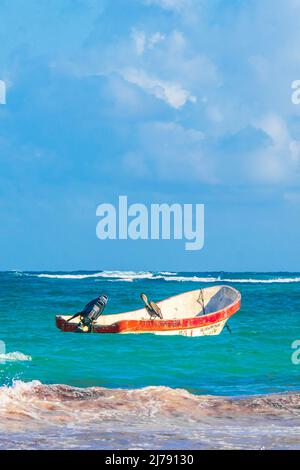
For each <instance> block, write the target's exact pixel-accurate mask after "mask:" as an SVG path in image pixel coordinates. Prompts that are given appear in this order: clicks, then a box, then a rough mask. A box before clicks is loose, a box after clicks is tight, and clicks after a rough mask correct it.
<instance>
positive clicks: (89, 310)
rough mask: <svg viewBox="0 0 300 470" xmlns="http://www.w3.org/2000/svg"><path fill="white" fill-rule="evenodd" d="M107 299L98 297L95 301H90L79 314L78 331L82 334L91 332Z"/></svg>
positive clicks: (101, 296)
mask: <svg viewBox="0 0 300 470" xmlns="http://www.w3.org/2000/svg"><path fill="white" fill-rule="evenodd" d="M107 301H108V298H107V296H106V295H104V294H103V295H100V297H97V299H94V300H91V302H89V303H88V304H87V305H86V306H85V307H84V309H83V310H82V312H80V323H79V325H78V329H79V330H81V331H84V332H86V333H87V332H90V331H91V330H92V326H93V323H94V322H95V321H96V320H97V319H98V318H99V317H100V315H102V313H103V311H104V309H105V306H106V304H107Z"/></svg>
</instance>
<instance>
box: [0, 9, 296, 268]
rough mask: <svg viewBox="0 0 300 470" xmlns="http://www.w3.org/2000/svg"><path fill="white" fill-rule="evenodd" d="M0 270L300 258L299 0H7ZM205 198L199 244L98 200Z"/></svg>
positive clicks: (0, 59) (254, 263)
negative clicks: (104, 210)
mask: <svg viewBox="0 0 300 470" xmlns="http://www.w3.org/2000/svg"><path fill="white" fill-rule="evenodd" d="M0 12H1V22H0V44H1V53H0V79H1V80H4V81H5V83H6V86H7V102H6V104H5V105H0V163H1V171H0V214H1V222H2V224H1V231H0V243H1V245H0V246H1V252H0V269H24V270H25V269H27V270H44V269H48V270H57V269H61V270H63V269H70V270H71V269H74V270H76V269H141V270H144V269H153V270H155V269H168V270H182V271H193V270H197V271H206V270H224V271H225V270H232V271H235V270H238V271H247V270H248V271H251V270H254V271H255V270H257V271H267V270H274V271H275V270H291V271H292V270H294V271H297V270H298V271H299V270H300V268H299V261H300V259H299V248H300V217H299V215H300V211H299V209H300V180H299V176H300V173H299V170H300V134H299V130H300V106H296V105H294V104H292V102H291V83H292V81H293V80H296V79H299V78H300V30H299V20H298V18H299V14H300V2H299V0H285V1H283V0H277V1H276V8H275V7H274V2H273V1H271V0H263V1H261V0H260V1H259V0H248V1H246V0H114V1H113V2H112V1H108V0H51V2H49V1H46V0H26V1H25V0H0ZM120 194H126V195H128V198H129V203H135V202H141V203H146V204H148V203H151V202H167V203H173V202H178V203H204V204H205V246H204V248H203V250H201V251H197V252H187V251H185V250H184V243H183V242H181V241H135V242H133V241H100V240H98V239H97V238H96V224H97V218H96V215H95V213H96V207H97V205H98V204H100V203H103V202H112V203H114V202H116V201H117V198H118V196H119V195H120Z"/></svg>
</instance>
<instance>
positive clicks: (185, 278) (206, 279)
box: [165, 276, 300, 284]
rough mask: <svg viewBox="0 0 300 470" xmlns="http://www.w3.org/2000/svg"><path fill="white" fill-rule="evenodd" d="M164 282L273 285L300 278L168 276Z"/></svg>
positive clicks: (299, 280)
mask: <svg viewBox="0 0 300 470" xmlns="http://www.w3.org/2000/svg"><path fill="white" fill-rule="evenodd" d="M165 280H166V281H177V282H231V283H235V282H237V283H244V284H273V283H278V284H280V283H290V282H300V277H289V278H276V277H275V278H270V279H255V278H245V279H243V278H240V279H235V278H226V277H224V278H222V277H221V276H219V277H198V276H169V277H167V278H165Z"/></svg>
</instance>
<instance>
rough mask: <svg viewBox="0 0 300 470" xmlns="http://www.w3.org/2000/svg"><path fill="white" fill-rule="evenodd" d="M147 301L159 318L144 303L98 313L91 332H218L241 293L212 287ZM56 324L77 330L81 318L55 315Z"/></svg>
mask: <svg viewBox="0 0 300 470" xmlns="http://www.w3.org/2000/svg"><path fill="white" fill-rule="evenodd" d="M141 296H145V294H142V295H141ZM142 298H143V297H142ZM150 304H151V305H152V307H153V306H155V308H154V310H155V311H156V310H157V309H158V311H159V312H161V315H160V316H161V317H162V318H160V317H159V316H158V315H157V314H156V313H155V312H154V311H153V312H152V313H155V317H153V315H151V311H149V307H148V306H147V304H146V305H145V306H144V307H143V308H140V309H138V310H132V311H129V312H124V313H117V314H108V315H101V316H99V318H97V320H96V321H94V322H93V324H92V328H91V329H90V331H91V332H93V333H121V334H128V333H135V334H138V333H153V334H156V335H183V336H206V335H218V334H220V333H221V331H222V330H223V328H224V326H225V324H226V322H227V320H228V319H229V318H230V317H231V316H232V315H234V314H235V313H236V312H237V311H238V310H239V309H240V306H241V294H240V292H239V291H238V290H236V289H234V288H233V287H230V286H213V287H208V288H204V289H196V290H192V291H189V292H184V293H181V294H178V295H175V296H173V297H169V298H167V299H165V300H162V301H160V302H157V304H155V303H154V302H150ZM152 307H150V308H152ZM56 326H57V327H58V328H59V329H60V330H62V331H65V332H76V331H78V329H79V326H80V318H78V317H77V318H74V316H73V317H72V316H70V315H57V316H56ZM84 331H85V330H84Z"/></svg>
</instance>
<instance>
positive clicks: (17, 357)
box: [0, 351, 32, 362]
mask: <svg viewBox="0 0 300 470" xmlns="http://www.w3.org/2000/svg"><path fill="white" fill-rule="evenodd" d="M2 361H32V357H31V356H27V355H26V354H23V353H21V352H19V351H15V352H10V353H6V354H0V362H2Z"/></svg>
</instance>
